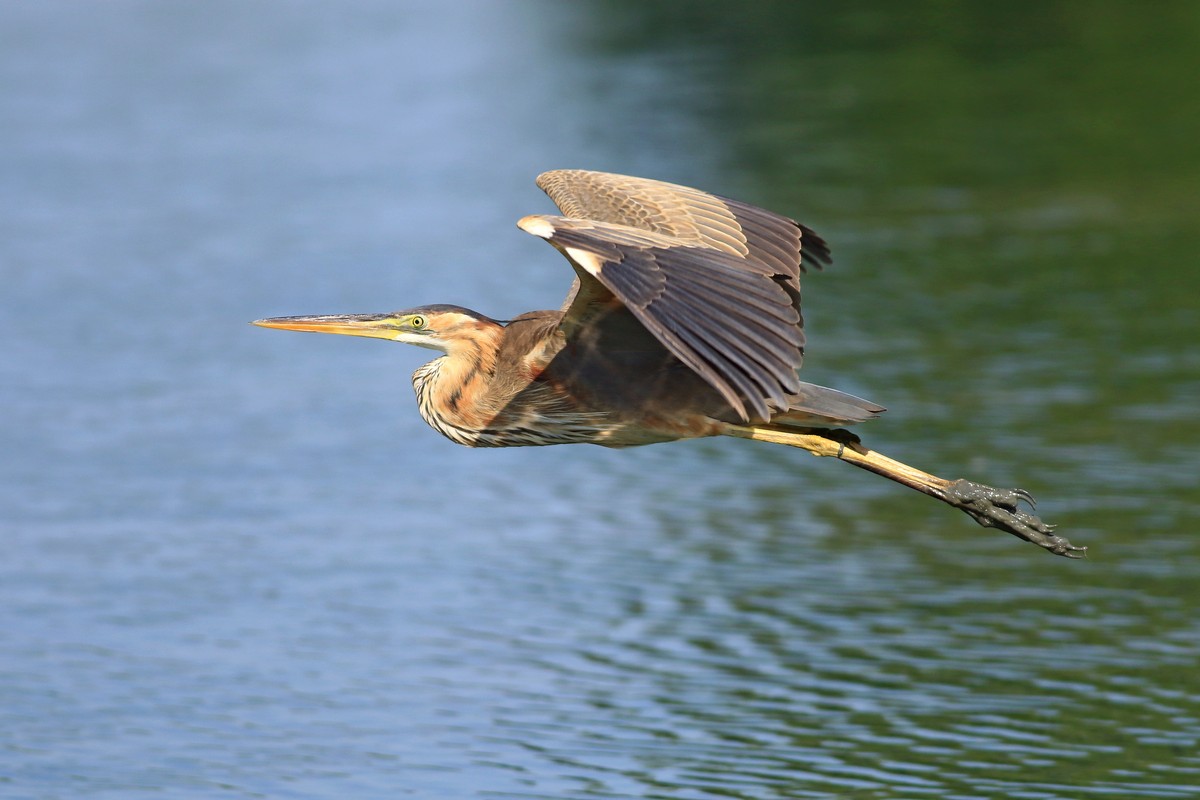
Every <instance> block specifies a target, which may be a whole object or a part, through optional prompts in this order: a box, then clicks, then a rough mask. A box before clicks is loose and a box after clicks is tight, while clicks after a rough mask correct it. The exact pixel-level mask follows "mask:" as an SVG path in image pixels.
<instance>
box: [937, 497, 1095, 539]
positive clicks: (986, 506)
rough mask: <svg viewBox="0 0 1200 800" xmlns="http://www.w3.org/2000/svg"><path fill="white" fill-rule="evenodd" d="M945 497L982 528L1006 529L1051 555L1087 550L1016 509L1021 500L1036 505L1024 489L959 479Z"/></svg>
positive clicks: (1051, 526)
mask: <svg viewBox="0 0 1200 800" xmlns="http://www.w3.org/2000/svg"><path fill="white" fill-rule="evenodd" d="M945 500H946V502H947V503H949V504H950V505H952V506H954V507H955V508H961V509H962V510H963V511H965V512H967V513H968V514H970V515H971V517H972V518H973V519H974V520H975V521H976V522H978V523H979V524H980V525H982V526H983V527H985V528H999V529H1000V530H1003V531H1007V532H1009V533H1011V534H1012V535H1013V536H1016V537H1018V538H1020V539H1024V540H1025V541H1027V542H1032V543H1033V544H1036V545H1037V546H1038V547H1043V548H1045V549H1046V550H1049V551H1050V552H1051V553H1054V554H1055V555H1059V556H1066V557H1067V558H1083V557H1084V555H1085V554H1086V553H1087V548H1086V547H1076V546H1075V545H1073V544H1071V543H1070V542H1069V541H1067V540H1066V539H1065V538H1063V537H1062V536H1055V535H1054V533H1053V530H1054V526H1053V525H1048V524H1046V523H1045V522H1042V521H1041V519H1039V518H1038V517H1037V516H1035V515H1033V514H1029V513H1027V512H1024V511H1021V510H1020V508H1019V507H1018V506H1019V504H1020V503H1021V502H1025V503H1027V504H1028V505H1029V507H1030V508H1035V507H1036V504H1035V503H1034V500H1033V495H1031V494H1030V493H1029V492H1027V491H1025V490H1024V489H994V488H992V487H991V486H984V485H983V484H981V483H973V482H972V481H966V480H959V481H955V482H954V483H952V484H950V486H949V488H947V489H946V497H945Z"/></svg>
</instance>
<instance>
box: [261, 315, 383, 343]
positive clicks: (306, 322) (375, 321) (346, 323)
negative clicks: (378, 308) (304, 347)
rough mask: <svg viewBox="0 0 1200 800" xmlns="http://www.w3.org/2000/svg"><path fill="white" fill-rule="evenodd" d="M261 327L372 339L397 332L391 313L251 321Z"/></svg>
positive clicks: (272, 318) (275, 318)
mask: <svg viewBox="0 0 1200 800" xmlns="http://www.w3.org/2000/svg"><path fill="white" fill-rule="evenodd" d="M253 324H254V325H258V326H260V327H263V328H279V329H281V330H285V331H311V332H313V333H340V334H344V335H346V336H369V337H371V338H373V339H395V338H396V335H397V333H398V330H397V327H396V318H395V317H394V316H392V315H391V314H325V315H322V316H316V317H271V318H270V319H256V320H254V322H253Z"/></svg>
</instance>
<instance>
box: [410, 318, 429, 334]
mask: <svg viewBox="0 0 1200 800" xmlns="http://www.w3.org/2000/svg"><path fill="white" fill-rule="evenodd" d="M408 327H410V328H412V329H413V330H416V331H419V330H421V328H424V327H425V318H424V317H422V316H416V317H410V318H409V320H408Z"/></svg>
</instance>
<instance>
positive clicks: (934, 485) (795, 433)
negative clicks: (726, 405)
mask: <svg viewBox="0 0 1200 800" xmlns="http://www.w3.org/2000/svg"><path fill="white" fill-rule="evenodd" d="M724 433H725V435H727V436H736V437H739V438H742V439H754V440H755V441H760V442H772V443H774V444H785V445H788V446H789V447H799V448H801V449H803V450H807V451H808V452H810V453H812V454H813V455H815V456H827V457H832V458H837V459H840V460H842V461H845V462H846V463H848V464H853V465H854V466H856V467H859V468H860V469H865V470H867V471H868V472H874V473H875V474H876V475H882V476H883V477H885V478H888V479H889V480H893V481H896V482H897V483H900V484H903V485H905V486H907V487H909V488H910V489H916V490H917V491H918V492H923V493H925V494H927V495H929V496H930V497H935V498H937V499H938V500H941V501H942V502H943V503H946V504H947V505H951V506H953V507H955V508H957V509H960V510H962V511H964V512H966V513H967V514H969V515H970V516H971V517H972V518H973V519H974V520H975V521H976V522H978V523H979V524H980V525H982V526H984V527H985V528H999V529H1001V530H1003V531H1007V532H1008V533H1011V534H1012V535H1014V536H1016V537H1018V538H1021V539H1024V540H1025V541H1027V542H1032V543H1033V544H1036V545H1037V546H1039V547H1042V548H1045V549H1046V550H1049V551H1050V552H1052V553H1054V554H1055V555H1060V556H1066V557H1067V558H1082V557H1083V556H1084V554H1085V553H1086V551H1087V548H1086V547H1076V546H1075V545H1073V544H1071V543H1070V542H1069V541H1067V540H1066V539H1065V538H1063V537H1062V536H1056V535H1054V533H1053V532H1052V531H1053V529H1054V526H1052V525H1047V524H1046V523H1044V522H1042V520H1041V519H1040V518H1039V517H1037V516H1035V515H1034V514H1031V513H1028V512H1026V511H1022V510H1021V509H1020V507H1019V506H1020V504H1021V503H1022V502H1025V503H1027V504H1028V505H1029V507H1030V508H1033V505H1034V501H1033V496H1032V495H1030V494H1029V492H1026V491H1025V490H1024V489H994V488H992V487H991V486H984V485H983V484H980V483H974V482H972V481H967V480H962V479H960V480H954V481H951V480H946V479H945V478H939V477H937V476H936V475H930V474H929V473H928V472H925V471H924V470H919V469H917V468H916V467H910V466H909V465H908V464H905V463H903V462H900V461H897V460H895V459H894V458H888V457H887V456H885V455H883V454H882V453H877V452H875V451H874V450H871V449H869V448H867V447H865V446H864V445H863V444H862V442H861V441H859V438H858V437H857V436H855V435H854V434H852V433H850V432H849V431H845V430H823V429H818V428H803V429H795V428H785V427H783V426H776V425H727V426H726V428H725V431H724Z"/></svg>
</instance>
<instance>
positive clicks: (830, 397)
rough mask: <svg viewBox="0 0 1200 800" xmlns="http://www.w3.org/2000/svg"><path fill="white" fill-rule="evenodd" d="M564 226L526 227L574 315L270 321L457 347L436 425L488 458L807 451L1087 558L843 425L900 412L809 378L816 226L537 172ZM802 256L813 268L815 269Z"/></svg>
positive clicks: (1012, 508) (441, 388) (433, 418)
mask: <svg viewBox="0 0 1200 800" xmlns="http://www.w3.org/2000/svg"><path fill="white" fill-rule="evenodd" d="M538 185H539V186H540V187H542V188H543V189H544V190H545V191H546V192H547V194H549V195H550V197H551V199H553V200H554V201H555V203H556V204H557V205H558V206H559V208H560V209H561V210H562V212H563V214H564V216H548V215H534V216H529V217H525V218H524V219H522V220H520V222H518V225H519V226H520V227H521V228H522V229H523V230H525V231H526V232H528V233H531V234H533V235H535V236H538V237H540V238H542V239H545V240H547V241H548V242H549V243H550V244H552V245H553V246H554V247H555V248H556V249H558V250H559V251H560V252H561V253H562V254H563V255H564V256H566V258H567V261H568V262H569V263H570V265H571V266H572V268H573V269H574V271H575V275H576V280H575V283H574V286H573V287H572V289H571V292H570V293H569V295H568V297H567V300H566V302H565V303H564V305H563V307H562V309H561V310H558V311H534V312H530V313H527V314H522V315H520V316H518V317H516V318H515V319H513V320H510V321H507V322H500V321H497V320H494V319H491V318H489V317H486V316H484V315H482V314H479V313H477V312H474V311H470V310H468V309H465V308H462V307H460V306H451V305H433V306H421V307H417V308H412V309H408V310H406V311H400V312H396V313H391V314H357V315H327V316H316V317H279V318H274V319H268V320H259V321H258V322H257V323H256V324H259V325H263V326H265V327H275V328H285V329H290V330H306V331H317V332H325V333H344V334H351V335H356V336H369V337H374V338H382V339H390V340H395V341H402V342H407V343H409V344H415V345H418V346H421V347H427V348H431V349H435V350H439V351H441V353H442V355H441V356H440V357H438V358H435V359H434V360H432V361H430V362H429V363H427V364H425V365H424V366H422V367H420V368H419V369H418V370H417V371H416V372H415V373H414V375H413V387H414V389H415V391H416V395H417V404H418V409H419V410H420V413H421V416H422V417H423V418H424V419H425V420H426V421H427V422H428V423H429V424H430V425H431V426H432V427H433V428H434V429H435V430H437V431H438V432H440V433H442V434H443V435H445V436H446V437H447V438H449V439H451V440H452V441H454V442H456V443H458V444H463V445H468V446H472V447H511V446H523V445H549V444H570V443H592V444H599V445H604V446H608V447H629V446H636V445H644V444H652V443H656V442H666V441H672V440H677V439H690V438H697V437H704V436H717V435H729V436H737V437H741V438H750V439H760V440H766V441H772V442H777V443H782V444H788V445H791V446H795V447H802V448H804V449H807V450H809V451H810V452H813V453H815V454H817V455H831V456H836V457H838V458H841V459H842V460H845V461H849V462H850V463H852V464H855V465H856V466H860V467H862V468H864V469H868V470H870V471H873V472H876V473H878V474H882V475H884V476H885V477H888V478H891V479H892V480H896V481H898V482H900V483H903V484H905V485H907V486H910V487H912V488H914V489H917V490H919V491H922V492H925V493H926V494H930V495H932V496H934V497H937V498H938V499H940V500H942V501H944V502H947V503H949V504H951V505H954V506H956V507H958V508H962V509H963V510H965V511H967V512H968V513H969V514H971V515H972V516H973V517H975V518H976V519H977V520H978V521H980V522H981V524H984V525H987V526H996V527H1002V528H1004V529H1006V530H1008V531H1010V532H1012V533H1015V534H1016V535H1018V536H1020V537H1022V538H1025V539H1027V540H1030V541H1034V542H1036V543H1038V544H1040V545H1041V546H1043V547H1046V548H1047V549H1050V550H1052V551H1054V552H1057V553H1060V554H1064V555H1073V554H1076V552H1077V551H1078V550H1079V548H1074V547H1073V546H1071V545H1070V544H1069V543H1068V542H1066V540H1065V539H1062V538H1061V537H1057V536H1053V535H1052V534H1050V533H1049V526H1045V525H1044V524H1043V523H1042V522H1041V521H1040V520H1039V519H1038V518H1037V517H1034V516H1032V515H1029V514H1026V513H1024V512H1021V511H1019V510H1017V508H1016V504H1017V503H1018V502H1019V501H1020V500H1028V499H1030V498H1029V497H1028V495H1027V494H1026V493H1024V492H1021V491H1019V490H1012V491H1003V490H995V489H991V488H989V487H984V486H980V485H978V484H972V483H970V482H967V481H946V480H944V479H942V478H937V477H935V476H932V475H929V474H928V473H924V472H921V471H920V470H916V469H914V468H912V467H908V466H907V465H904V464H900V463H899V462H895V461H892V460H891V459H888V458H886V457H885V456H881V455H880V454H878V453H875V452H873V451H870V450H867V449H866V448H864V447H862V446H861V445H860V444H859V441H858V439H857V437H854V436H853V435H850V434H848V433H847V432H845V431H843V430H840V429H841V428H843V427H845V426H849V425H854V424H856V423H859V422H863V421H865V420H868V419H871V418H873V417H876V416H878V415H879V414H880V413H882V412H883V410H884V409H883V408H882V407H881V406H878V405H876V404H874V403H871V402H869V401H866V400H862V399H860V398H857V397H853V396H851V395H847V394H844V393H842V392H839V391H836V390H834V389H828V388H825V387H821V386H815V385H813V384H808V383H804V382H801V381H800V380H799V378H798V374H797V373H798V371H799V369H800V366H801V363H802V361H803V356H804V344H805V336H804V322H803V316H802V314H801V308H800V275H801V273H802V272H804V271H805V268H806V266H808V265H816V266H818V267H820V266H821V265H822V264H828V263H830V262H831V259H830V255H829V248H828V246H827V245H826V244H825V242H824V241H823V240H822V239H821V238H820V237H819V236H817V235H816V234H815V233H814V232H813V231H812V230H811V229H809V228H807V227H806V226H804V225H801V224H799V223H797V222H795V221H793V220H791V219H789V218H787V217H784V216H781V215H778V214H775V213H773V212H770V211H766V210H764V209H761V208H757V207H755V206H751V205H748V204H745V203H741V202H739V201H736V200H730V199H728V198H723V197H718V196H716V195H711V194H707V193H705V192H701V191H698V190H696V189H691V188H688V187H684V186H677V185H675V184H669V183H663V182H660V181H652V180H647V179H644V178H633V177H629V176H622V175H612V174H608V173H600V172H587V171H582V170H558V171H554V172H547V173H544V174H543V175H541V176H539V178H538ZM802 254H803V258H802Z"/></svg>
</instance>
